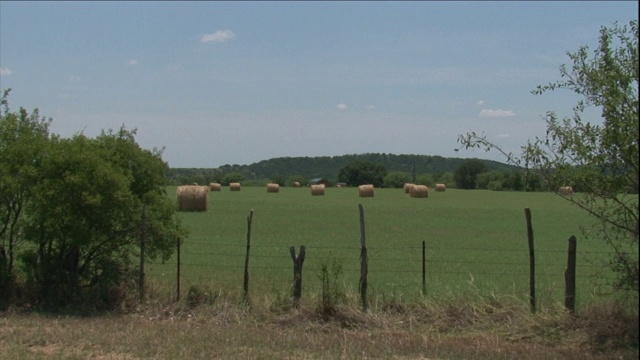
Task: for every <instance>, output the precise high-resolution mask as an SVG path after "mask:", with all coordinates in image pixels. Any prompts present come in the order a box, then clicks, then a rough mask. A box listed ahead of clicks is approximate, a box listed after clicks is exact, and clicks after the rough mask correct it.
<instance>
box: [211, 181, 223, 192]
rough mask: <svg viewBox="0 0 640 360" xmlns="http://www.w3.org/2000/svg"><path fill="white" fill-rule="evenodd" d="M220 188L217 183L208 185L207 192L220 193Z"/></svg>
mask: <svg viewBox="0 0 640 360" xmlns="http://www.w3.org/2000/svg"><path fill="white" fill-rule="evenodd" d="M221 188H222V186H221V185H220V184H218V183H211V184H209V191H220V189H221Z"/></svg>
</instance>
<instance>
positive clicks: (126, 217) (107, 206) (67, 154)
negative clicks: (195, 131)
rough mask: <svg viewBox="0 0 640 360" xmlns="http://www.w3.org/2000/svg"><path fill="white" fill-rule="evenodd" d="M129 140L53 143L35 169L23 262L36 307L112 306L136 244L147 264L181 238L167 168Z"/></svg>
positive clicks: (110, 135)
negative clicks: (168, 189)
mask: <svg viewBox="0 0 640 360" xmlns="http://www.w3.org/2000/svg"><path fill="white" fill-rule="evenodd" d="M134 134H135V131H134V132H129V131H127V130H125V129H124V128H123V129H121V130H120V131H119V132H117V133H114V132H106V133H105V132H103V134H102V135H101V136H99V137H97V138H96V139H90V138H87V137H85V136H84V135H81V134H79V135H75V136H74V137H72V138H70V139H55V140H54V141H52V142H51V146H50V147H49V148H48V149H47V153H46V161H43V162H42V163H39V164H37V166H38V167H39V169H40V179H39V180H38V181H37V183H35V184H34V185H33V193H32V194H31V195H32V196H31V198H30V199H29V202H28V206H27V208H26V212H28V214H29V216H28V217H27V218H26V219H25V224H24V235H25V238H26V240H27V241H29V242H30V243H31V244H32V246H31V247H30V249H29V250H25V251H24V252H22V253H21V259H22V261H23V263H24V269H25V273H26V275H27V280H28V283H29V284H30V285H31V286H33V288H34V290H35V292H36V294H37V298H38V302H39V303H38V305H39V306H40V307H42V308H44V309H50V310H57V309H60V308H64V307H68V306H76V305H87V304H92V306H98V307H107V308H108V307H110V306H113V305H117V301H118V300H120V299H118V298H114V297H113V294H117V292H114V289H116V288H118V287H120V286H122V285H123V284H126V283H128V282H129V280H131V279H132V278H133V276H134V275H135V274H136V272H137V270H136V269H137V268H136V264H135V263H133V261H132V260H133V258H134V256H135V255H138V254H139V253H140V251H139V248H140V246H141V241H142V239H144V240H145V256H146V258H147V259H149V260H154V259H158V258H159V259H161V260H167V259H168V258H169V257H170V256H171V254H172V253H173V251H174V249H175V241H176V239H177V238H178V237H179V236H181V235H183V230H182V228H181V226H180V223H179V221H178V218H177V217H176V216H175V213H176V210H175V207H174V206H173V204H172V202H171V201H170V200H169V198H168V196H167V194H166V192H165V188H164V185H163V179H164V176H165V172H166V170H167V168H168V166H167V164H166V163H165V162H163V161H162V160H161V158H160V154H159V153H158V152H152V151H147V150H143V149H141V148H140V147H139V146H138V145H137V143H136V142H135V140H134ZM143 234H144V235H143Z"/></svg>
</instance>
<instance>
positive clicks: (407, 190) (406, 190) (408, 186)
mask: <svg viewBox="0 0 640 360" xmlns="http://www.w3.org/2000/svg"><path fill="white" fill-rule="evenodd" d="M413 185H414V184H411V183H405V184H404V186H402V190H403V191H404V193H405V194H408V193H410V192H411V188H412V187H413Z"/></svg>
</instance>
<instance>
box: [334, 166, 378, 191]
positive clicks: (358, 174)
mask: <svg viewBox="0 0 640 360" xmlns="http://www.w3.org/2000/svg"><path fill="white" fill-rule="evenodd" d="M386 174H387V170H386V168H385V167H384V165H382V164H376V163H372V162H369V161H356V162H354V163H351V164H348V165H346V166H345V167H343V168H342V169H340V172H339V173H338V181H339V182H344V183H346V184H347V186H359V185H365V184H372V185H373V186H375V187H382V185H383V183H384V177H385V175H386Z"/></svg>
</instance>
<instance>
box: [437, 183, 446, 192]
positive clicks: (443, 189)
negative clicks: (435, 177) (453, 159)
mask: <svg viewBox="0 0 640 360" xmlns="http://www.w3.org/2000/svg"><path fill="white" fill-rule="evenodd" d="M446 190H447V185H445V184H436V191H446Z"/></svg>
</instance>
